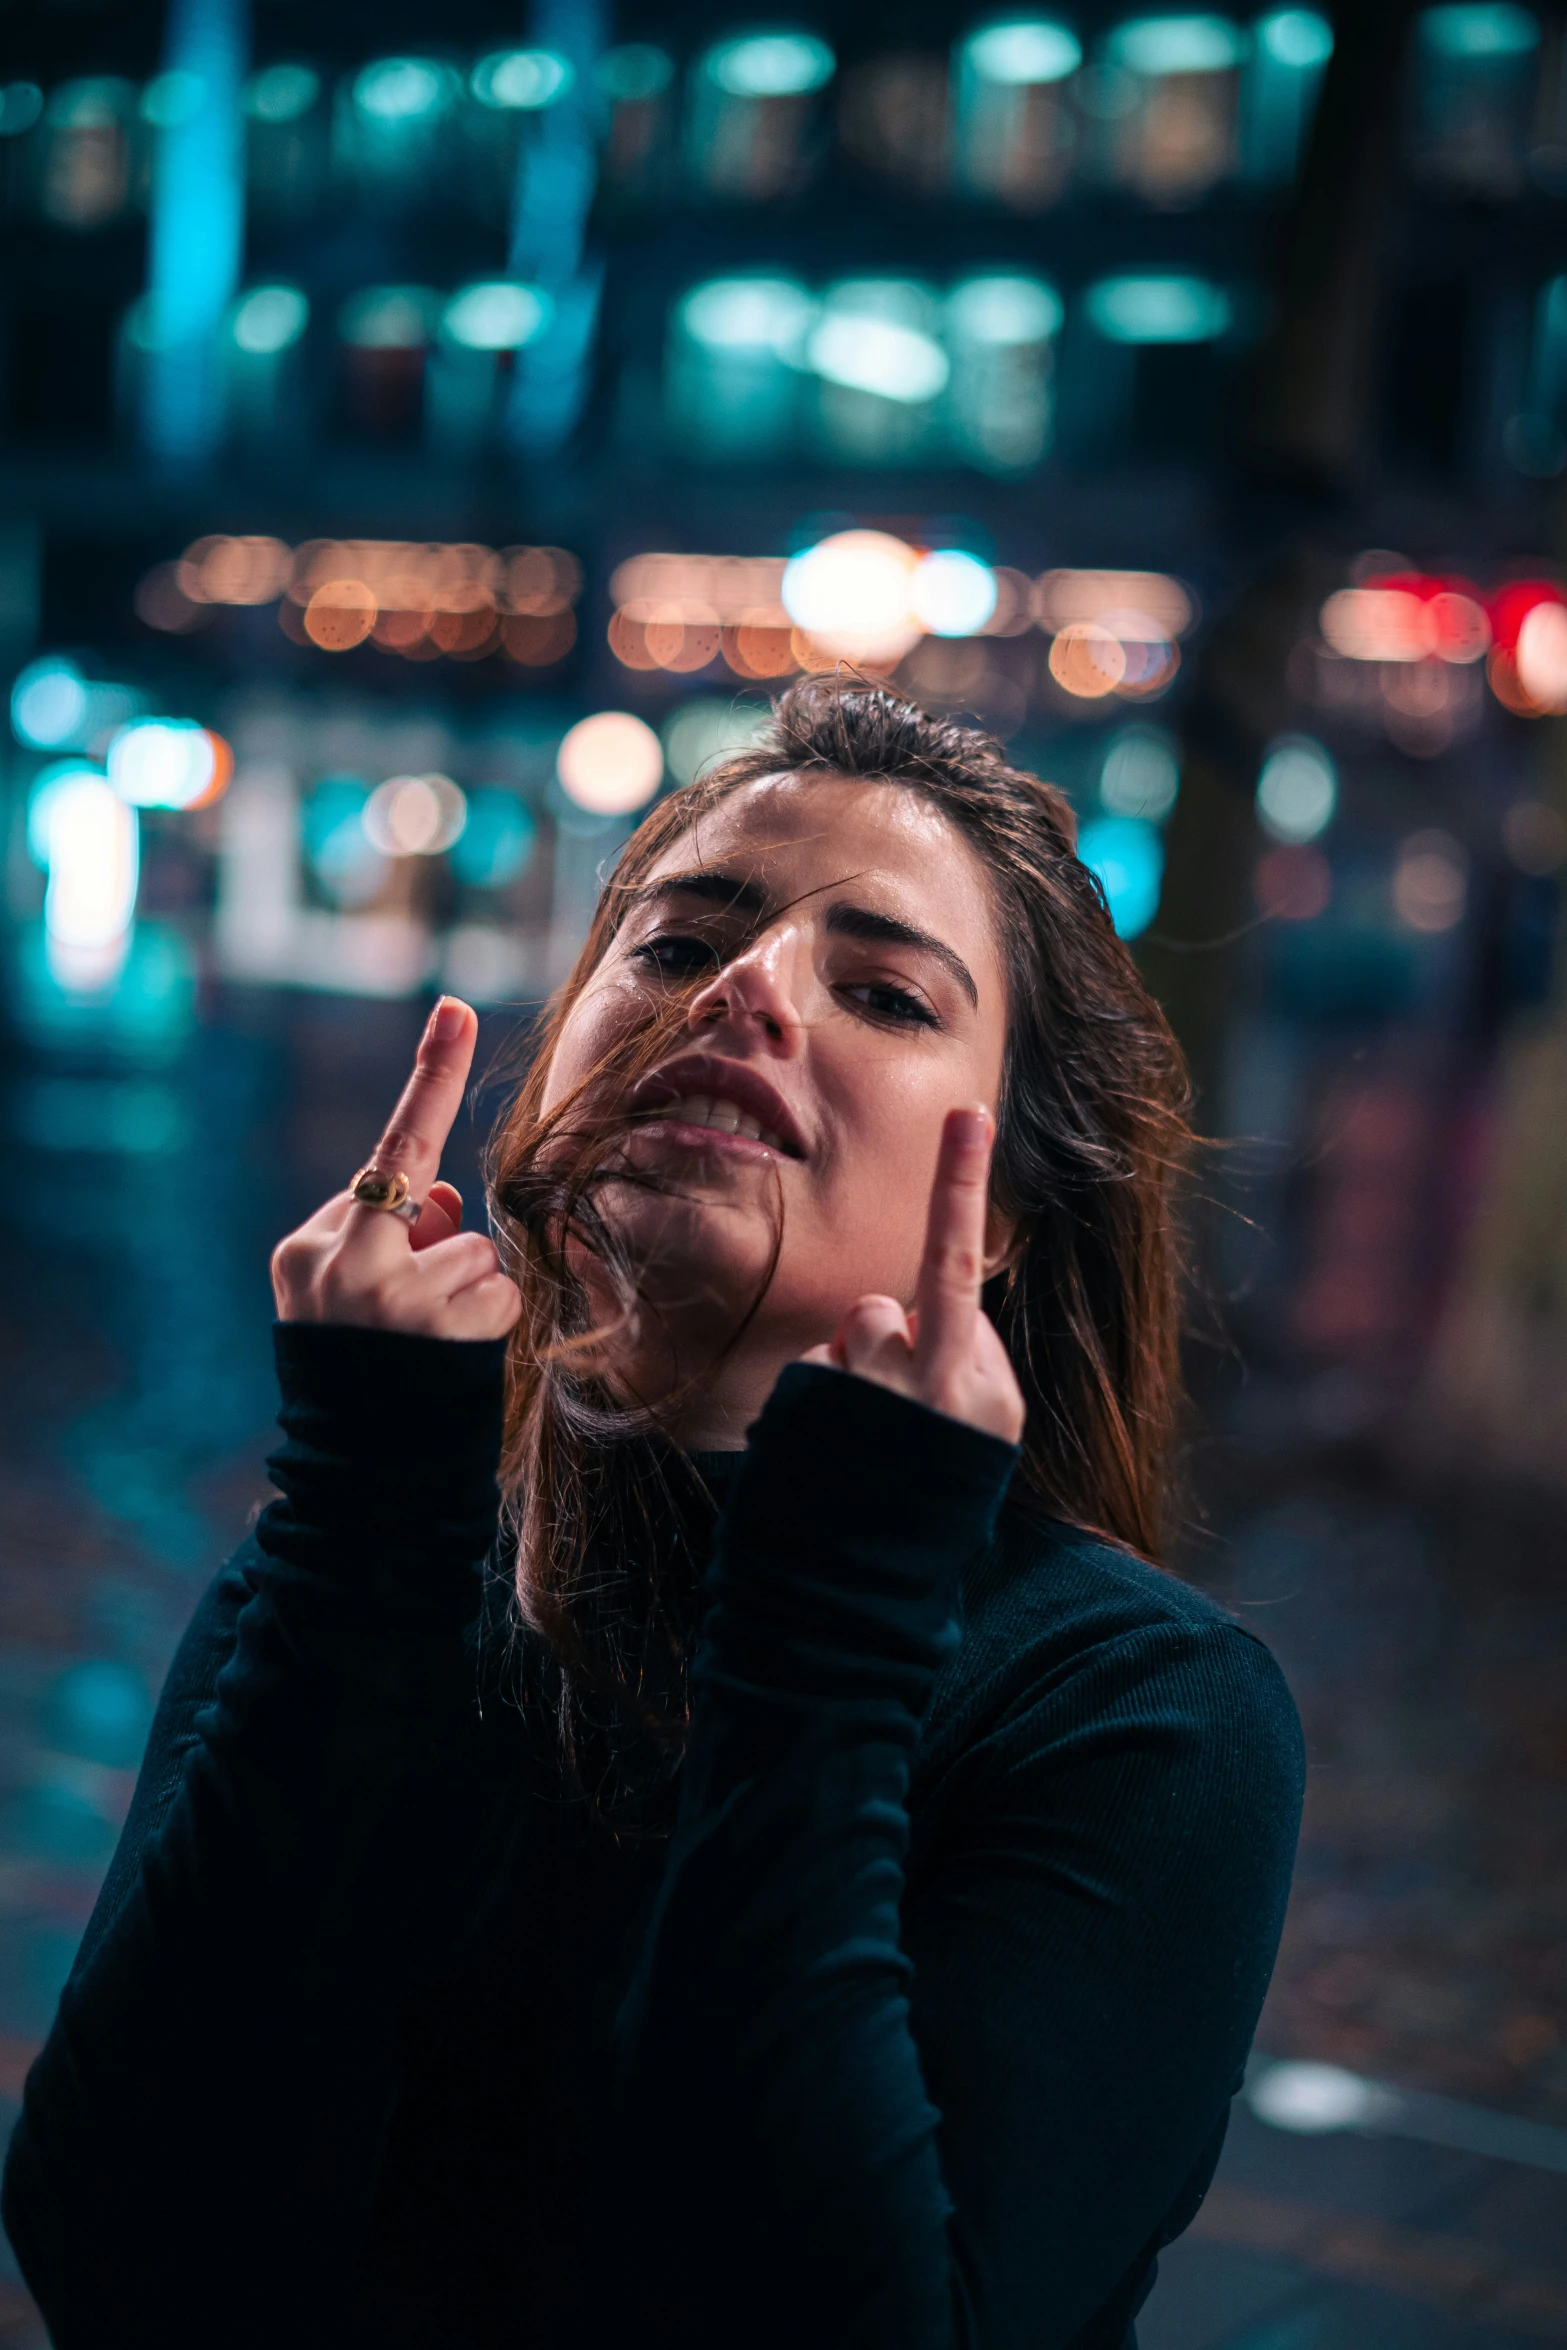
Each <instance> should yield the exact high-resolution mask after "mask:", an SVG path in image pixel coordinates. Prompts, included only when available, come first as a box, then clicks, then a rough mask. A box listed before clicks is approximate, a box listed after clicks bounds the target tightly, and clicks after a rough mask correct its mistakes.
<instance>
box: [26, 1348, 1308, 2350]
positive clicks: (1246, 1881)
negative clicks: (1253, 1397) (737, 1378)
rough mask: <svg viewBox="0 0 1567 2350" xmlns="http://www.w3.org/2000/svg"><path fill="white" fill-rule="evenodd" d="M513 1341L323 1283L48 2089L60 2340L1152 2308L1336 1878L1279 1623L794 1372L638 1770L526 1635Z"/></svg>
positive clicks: (726, 1464)
mask: <svg viewBox="0 0 1567 2350" xmlns="http://www.w3.org/2000/svg"><path fill="white" fill-rule="evenodd" d="M502 1352H503V1350H502V1348H501V1346H500V1345H498V1344H497V1345H456V1344H449V1343H443V1342H440V1341H436V1340H426V1339H415V1338H402V1337H395V1336H387V1335H383V1334H379V1333H375V1332H370V1331H359V1330H349V1329H338V1328H323V1327H315V1326H293V1327H285V1328H282V1329H280V1330H279V1332H278V1357H279V1365H280V1372H281V1378H282V1385H283V1398H284V1403H283V1414H282V1424H283V1429H284V1436H285V1441H284V1444H283V1447H282V1449H281V1451H280V1452H279V1453H278V1454H277V1455H276V1456H275V1457H274V1460H273V1462H272V1464H271V1466H272V1472H273V1476H274V1479H275V1481H276V1483H277V1485H278V1487H279V1488H280V1490H281V1498H280V1499H279V1500H276V1501H274V1502H273V1503H272V1504H271V1505H270V1507H269V1508H268V1509H267V1510H266V1511H265V1512H264V1513H263V1515H262V1517H261V1519H260V1521H259V1523H258V1525H257V1527H256V1531H255V1534H254V1536H253V1538H252V1539H251V1540H249V1541H247V1542H246V1543H245V1544H244V1546H243V1547H242V1549H241V1550H240V1551H239V1552H238V1554H237V1555H236V1557H235V1558H234V1559H233V1560H232V1561H231V1562H230V1563H229V1565H228V1566H227V1567H225V1568H224V1569H223V1571H222V1573H221V1574H220V1575H219V1576H218V1577H217V1579H216V1581H215V1582H214V1583H213V1584H212V1586H211V1588H210V1589H209V1590H208V1592H207V1593H206V1595H205V1597H204V1598H203V1600H202V1601H201V1604H200V1606H199V1607H198V1609H197V1611H196V1615H195V1618H194V1620H193V1622H192V1624H191V1626H190V1629H189V1631H188V1632H187V1634H186V1636H185V1639H184V1642H183V1643H182V1645H181V1648H180V1650H179V1653H178V1655H177V1656H176V1658H175V1661H174V1665H173V1667H172V1669H171V1671H170V1674H169V1679H168V1684H167V1686H166V1688H165V1690H164V1693H163V1697H162V1701H161V1704H160V1706H159V1709H158V1714H157V1719H156V1721H155V1724H154V1727H153V1732H152V1738H151V1743H150V1745H149V1748H148V1753H147V1758H146V1761H145V1764H144V1766H143V1770H142V1774H141V1778H140V1781H139V1784H138V1787H137V1791H136V1797H135V1801H134V1803H133V1806H132V1810H131V1815H130V1818H129V1820H128V1822H127V1825H126V1829H125V1834H124V1837H123V1839H122V1841H121V1844H120V1848H119V1851H118V1853H117V1855H116V1858H115V1861H114V1864H113V1866H112V1868H111V1870H110V1873H109V1877H108V1881H107V1882H106V1884H105V1886H104V1890H103V1894H102V1897H101V1899H100V1901H99V1903H98V1907H97V1909H96V1911H95V1913H94V1916H93V1919H92V1923H91V1925H90V1926H89V1928H88V1931H87V1935H86V1938H85V1940H84V1942H83V1944H82V1948H81V1952H80V1955H79V1957H78V1959H77V1963H76V1966H75V1969H74V1971H73V1973H72V1976H71V1979H70V1982H69V1984H68V1985H67V1987H66V1990H65V1992H64V1994H63V1995H62V1998H61V2001H60V2010H59V2015H58V2018H57V2020H56V2022H55V2025H54V2029H53V2031H52V2032H51V2034H50V2037H49V2040H48V2042H47V2044H46V2046H45V2048H44V2050H43V2052H42V2054H41V2055H40V2057H39V2059H38V2061H37V2063H36V2065H35V2066H34V2068H33V2071H32V2074H31V2076H30V2078H29V2081H28V2086H27V2093H26V2101H25V2107H24V2112H23V2117H22V2119H21V2121H20V2122H19V2124H18V2126H17V2131H16V2135H15V2138H14V2139H13V2142H12V2148H11V2154H10V2160H9V2165H8V2169H7V2176H6V2189H5V2202H4V2214H5V2220H6V2224H7V2226H8V2228H9V2230H10V2232H11V2236H12V2240H13V2242H14V2243H15V2246H16V2249H17V2252H18V2254H19V2256H20V2258H21V2261H22V2265H23V2268H24V2270H25V2272H26V2275H27V2278H28V2281H29V2283H30V2285H31V2286H32V2288H33V2290H34V2292H35V2293H36V2295H37V2297H38V2299H39V2301H40V2303H41V2304H42V2306H43V2309H44V2311H45V2313H46V2316H47V2318H48V2320H49V2324H50V2326H51V2329H52V2332H53V2338H54V2341H55V2343H56V2344H57V2345H58V2350H154V2346H156V2350H218V2346H221V2350H263V2346H264V2350H278V2346H279V2345H281V2344H286V2345H288V2350H307V2346H310V2350H314V2346H316V2345H319V2346H320V2350H327V2345H330V2346H331V2350H349V2346H351V2345H355V2346H357V2345H363V2346H364V2350H372V2346H373V2350H416V2346H417V2350H502V2346H503V2345H504V2346H505V2350H512V2346H516V2350H566V2345H568V2344H569V2345H571V2350H607V2346H608V2345H610V2344H616V2345H624V2344H630V2343H632V2342H635V2343H636V2344H637V2345H638V2350H648V2346H653V2345H661V2344H664V2343H668V2344H671V2345H673V2344H675V2343H677V2342H678V2343H679V2344H680V2345H682V2350H719V2346H720V2345H723V2346H724V2350H730V2346H731V2345H735V2344H741V2343H743V2344H744V2345H746V2350H784V2345H789V2346H790V2350H799V2346H800V2345H802V2344H807V2343H809V2344H811V2345H813V2350H816V2346H820V2350H832V2346H834V2345H843V2346H844V2350H847V2346H848V2345H851V2344H852V2345H854V2346H855V2350H1056V2346H1058V2345H1059V2346H1061V2350H1064V2346H1065V2345H1068V2344H1075V2345H1078V2350H1090V2346H1092V2350H1122V2346H1123V2345H1126V2344H1129V2343H1131V2342H1132V2340H1133V2334H1132V2319H1133V2317H1134V2315H1135V2312H1136V2310H1137V2307H1138V2306H1139V2304H1140V2302H1141V2301H1142V2300H1143V2299H1144V2297H1145V2296H1146V2294H1147V2291H1148V2289H1149V2286H1150V2284H1151V2282H1152V2279H1153V2274H1154V2266H1155V2259H1156V2255H1157V2252H1158V2249H1159V2247H1160V2246H1161V2245H1162V2244H1165V2243H1168V2242H1169V2241H1170V2239H1171V2237H1172V2236H1174V2235H1175V2234H1177V2233H1178V2232H1179V2230H1180V2229H1181V2228H1182V2227H1184V2226H1185V2225H1186V2223H1187V2222H1188V2220H1189V2219H1190V2218H1191V2216H1192V2214H1193V2212H1194V2211H1195V2209H1196V2207H1197V2204H1198V2202H1199V2201H1200V2199H1201V2197H1202V2194H1203V2192H1204V2190H1205V2188H1206V2186H1207V2183H1208V2180H1209V2178H1210V2176H1211V2174H1212V2170H1213V2166H1214V2163H1215V2161H1216V2159H1217V2156H1218V2150H1219V2145H1220V2142H1221V2139H1222V2136H1223V2131H1224V2123H1225V2115H1226V2109H1227V2106H1228V2101H1229V2098H1230V2096H1231V2094H1232V2093H1233V2090H1234V2089H1235V2087H1236V2085H1237V2082H1238V2077H1239V2074H1240V2070H1241V2066H1242V2063H1243V2060H1244V2058H1245V2055H1246V2050H1247V2046H1248V2043H1249V2041H1250V2039H1251V2035H1252V2031H1253V2028H1254V2026H1255V2023H1256V2019H1257V2014H1258V2010H1259V2008H1260V2005H1261V2002H1262V1996H1263V1991H1264V1988H1265V1986H1266V1983H1267V1979H1268V1972H1269V1968H1270V1966H1271V1964H1272V1960H1273V1955H1274V1949H1275V1945H1276V1942H1277V1938H1278V1933H1279V1926H1280V1922H1281V1919H1282V1916H1283V1910H1284V1901H1285V1895H1286V1891H1287V1887H1288V1881H1289V1871H1290V1861H1291V1856H1292V1852H1293V1848H1294V1841H1295V1831H1296V1824H1297V1817H1298V1810H1299V1801H1300V1788H1301V1756H1300V1741H1299V1733H1298V1729H1297V1726H1296V1721H1295V1715H1294V1710H1293V1707H1292V1706H1291V1703H1290V1700H1289V1696H1288V1694H1287V1692H1286V1691H1285V1689H1284V1686H1283V1683H1282V1681H1281V1679H1280V1676H1279V1674H1278V1671H1277V1669H1276V1668H1275V1666H1274V1664H1273V1661H1272V1659H1271V1658H1270V1656H1269V1655H1268V1652H1267V1651H1266V1649H1265V1648H1263V1647H1262V1645H1261V1644H1260V1643H1259V1642H1258V1641H1257V1640H1255V1639H1254V1638H1253V1637H1252V1636H1251V1635H1250V1634H1249V1633H1248V1632H1246V1631H1244V1630H1242V1629H1241V1628H1240V1627H1239V1626H1238V1625H1236V1624H1235V1623H1233V1622H1232V1621H1231V1620H1230V1619H1229V1618H1228V1617H1227V1616H1225V1615H1224V1614H1223V1613H1222V1612H1221V1611H1220V1610H1219V1609H1218V1608H1217V1607H1215V1606H1213V1605H1212V1604H1211V1603H1210V1602H1209V1601H1208V1600H1206V1599H1204V1598H1202V1597H1200V1596H1199V1595H1198V1594H1197V1593H1196V1592H1194V1591H1192V1590H1191V1589H1189V1588H1188V1587H1187V1586H1186V1585H1184V1584H1182V1583H1180V1582H1178V1581H1176V1580H1175V1579H1174V1578H1173V1577H1170V1576H1168V1575H1165V1574H1162V1573H1160V1572H1158V1571H1157V1570H1155V1569H1154V1568H1152V1567H1149V1566H1146V1565H1145V1564H1143V1563H1142V1562H1141V1561H1140V1560H1138V1559H1137V1558H1135V1557H1132V1556H1130V1555H1128V1554H1127V1553H1125V1552H1122V1551H1120V1550H1117V1549H1115V1548H1113V1547H1111V1546H1110V1545H1108V1544H1106V1543H1104V1542H1100V1541H1096V1540H1093V1539H1090V1538H1089V1537H1086V1536H1084V1535H1082V1534H1080V1533H1077V1532H1075V1531H1074V1530H1072V1529H1071V1528H1069V1527H1066V1526H1063V1525H1060V1524H1057V1523H1053V1522H1051V1521H1048V1520H1043V1519H1041V1518H1040V1517H1038V1516H1037V1515H1032V1514H1030V1513H1029V1512H1028V1511H1027V1510H1025V1509H1024V1508H1022V1507H1020V1506H1018V1505H1017V1504H1015V1503H1013V1504H1006V1505H1005V1506H1004V1497H1005V1494H1006V1488H1007V1483H1008V1478H1009V1474H1010V1472H1011V1469H1012V1467H1013V1463H1014V1459H1015V1455H1014V1453H1013V1452H1012V1450H1011V1448H1009V1447H1008V1446H1006V1445H1003V1444H1001V1443H999V1442H997V1441H996V1440H995V1439H993V1438H991V1437H988V1436H984V1435H981V1434H980V1433H979V1432H978V1431H976V1430H974V1429H972V1428H968V1427H965V1426H963V1425H961V1424H960V1423H958V1422H956V1421H953V1420H949V1419H946V1418H944V1417H942V1416H941V1415H939V1414H937V1413H934V1412H931V1411H928V1410H926V1409H925V1408H924V1407H923V1406H920V1405H918V1404H913V1403H909V1402H907V1401H905V1400H903V1399H901V1398H899V1397H897V1396H894V1395H892V1394H890V1393H888V1392H887V1391H886V1390H884V1389H882V1388H879V1387H875V1386H872V1385H869V1384H867V1383H865V1382H863V1381H860V1380H858V1379H853V1378H850V1377H848V1376H847V1375H845V1374H843V1373H840V1372H836V1371H828V1370H818V1369H807V1368H802V1367H797V1368H795V1369H793V1370H790V1371H788V1372H787V1373H786V1374H785V1375H784V1377H783V1379H782V1380H781V1381H780V1383H779V1385H778V1388H777V1390H776V1392H775V1393H774V1395H773V1398H772V1400H771V1401H770V1403H769V1404H768V1406H767V1409H766V1411H765V1412H764V1413H763V1415H762V1417H761V1419H760V1420H759V1422H758V1423H757V1425H756V1427H755V1428H754V1429H753V1430H752V1432H751V1441H750V1445H749V1448H748V1450H747V1452H746V1453H745V1454H744V1455H734V1456H725V1457H719V1458H716V1459H704V1460H703V1461H701V1462H700V1463H699V1464H698V1465H699V1466H700V1468H701V1470H702V1472H703V1474H704V1475H705V1477H706V1479H707V1482H708V1485H709V1487H710V1488H711V1489H712V1491H713V1493H714V1496H715V1499H716V1500H717V1502H718V1503H719V1504H720V1505H721V1508H720V1514H719V1518H718V1526H717V1533H716V1539H715V1538H714V1537H713V1536H712V1534H711V1528H710V1526H709V1527H707V1528H704V1527H703V1526H702V1524H701V1523H700V1522H699V1520H700V1512H698V1513H696V1516H695V1520H693V1524H692V1525H689V1526H687V1528H686V1531H687V1534H688V1535H689V1538H690V1548H691V1550H692V1552H693V1554H694V1567H693V1571H695V1568H700V1566H701V1565H702V1563H703V1561H704V1559H706V1557H707V1553H708V1551H709V1550H710V1551H711V1557H710V1560H707V1563H706V1571H705V1580H704V1582H703V1584H702V1587H701V1603H700V1604H701V1617H700V1621H701V1637H700V1641H699V1644H698V1647H697V1651H696V1656H695V1660H694V1664H693V1666H692V1672H691V1695H692V1720H691V1730H690V1737H689V1743H688V1745H687V1748H686V1753H685V1759H684V1761H683V1763H682V1764H681V1765H680V1767H679V1769H678V1771H669V1770H666V1771H665V1772H664V1773H663V1775H662V1777H661V1778H660V1776H659V1775H658V1774H657V1773H654V1775H653V1779H652V1782H651V1792H644V1795H643V1797H642V1798H641V1799H640V1801H639V1802H633V1803H632V1804H631V1807H630V1809H629V1810H628V1811H627V1812H626V1814H625V1816H624V1818H621V1817H620V1816H619V1815H618V1814H617V1810H616V1807H615V1806H614V1805H613V1804H611V1805H610V1806H609V1809H608V1813H607V1817H606V1816H605V1814H604V1813H603V1811H602V1810H598V1811H595V1809H594V1808H593V1807H592V1806H590V1805H588V1804H586V1803H584V1802H583V1801H582V1800H581V1799H580V1797H579V1796H578V1795H577V1794H576V1793H575V1792H574V1791H573V1787H572V1783H571V1781H570V1778H569V1776H568V1775H567V1774H566V1773H565V1772H564V1771H563V1768H562V1764H561V1760H560V1739H559V1728H558V1724H557V1723H556V1721H555V1720H554V1718H553V1717H552V1714H551V1712H550V1709H549V1708H548V1706H546V1705H544V1704H542V1703H539V1702H535V1701H534V1700H533V1699H532V1698H528V1697H524V1698H523V1699H521V1700H520V1701H519V1698H518V1695H517V1691H518V1690H519V1689H526V1688H531V1687H534V1686H536V1685H538V1683H537V1676H534V1677H532V1678H530V1676H529V1674H528V1673H527V1672H524V1673H522V1675H521V1676H520V1677H519V1676H518V1675H517V1674H516V1673H514V1671H513V1670H512V1668H513V1666H514V1665H515V1664H516V1663H517V1661H518V1656H517V1651H516V1648H515V1643H514V1644H513V1647H512V1648H511V1650H510V1651H507V1643H506V1641H505V1639H504V1638H497V1637H495V1636H492V1635H490V1634H487V1633H485V1632H484V1631H483V1629H482V1627H483V1625H484V1623H485V1621H486V1620H487V1616H488V1614H489V1612H490V1611H487V1610H486V1609H484V1608H483V1607H482V1606H481V1600H480V1595H481V1580H480V1574H479V1570H480V1567H481V1565H482V1562H483V1561H484V1559H485V1557H486V1554H487V1553H489V1551H490V1550H491V1547H492V1544H493V1541H494V1537H495V1522H496V1492H495V1482H494V1472H495V1464H496V1457H497V1448H498V1437H499V1424H500V1401H501V1360H502ZM690 1515H691V1513H688V1516H690ZM710 1516H711V1512H709V1517H710ZM682 1523H684V1521H682ZM521 1637H522V1648H523V1654H522V1662H523V1664H524V1665H526V1664H527V1661H528V1660H527V1653H526V1652H527V1646H528V1642H529V1641H530V1640H531V1639H532V1636H531V1635H523V1636H521ZM502 1652H506V1653H502Z"/></svg>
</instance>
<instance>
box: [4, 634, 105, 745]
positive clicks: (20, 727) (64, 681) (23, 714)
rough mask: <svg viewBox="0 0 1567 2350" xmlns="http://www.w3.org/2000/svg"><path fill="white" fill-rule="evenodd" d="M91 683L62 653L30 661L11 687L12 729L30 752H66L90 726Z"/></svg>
mask: <svg viewBox="0 0 1567 2350" xmlns="http://www.w3.org/2000/svg"><path fill="white" fill-rule="evenodd" d="M88 709H89V701H88V687H87V680H86V679H85V677H83V675H82V673H81V670H80V669H79V668H78V667H77V665H76V663H75V662H74V661H72V660H69V659H67V658H66V656H65V655H63V654H60V653H51V654H47V655H45V656H44V657H43V658H42V659H41V660H37V661H29V662H28V664H27V666H26V668H25V669H24V670H22V672H21V674H20V675H19V676H18V678H17V680H16V683H15V684H14V685H13V686H12V688H11V726H12V730H13V732H14V733H15V735H16V739H17V741H18V742H20V743H26V744H27V746H28V748H29V749H30V750H35V751H55V750H62V749H64V748H65V747H66V746H67V745H69V744H71V743H73V742H74V741H75V740H76V739H77V737H78V736H79V735H80V734H81V733H82V731H83V729H84V727H85V726H86V723H87V716H88Z"/></svg>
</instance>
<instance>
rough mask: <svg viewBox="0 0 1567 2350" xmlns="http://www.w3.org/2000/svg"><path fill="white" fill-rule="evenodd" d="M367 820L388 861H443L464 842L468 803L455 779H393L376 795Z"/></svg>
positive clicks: (370, 837) (374, 844)
mask: <svg viewBox="0 0 1567 2350" xmlns="http://www.w3.org/2000/svg"><path fill="white" fill-rule="evenodd" d="M361 821H362V823H363V825H364V834H365V838H366V840H367V841H368V842H369V843H370V846H371V847H372V848H373V849H375V850H377V851H378V852H379V853H380V855H381V856H383V857H438V856H440V855H441V853H442V851H443V850H446V849H449V848H450V847H451V845H452V843H453V841H454V840H457V839H458V838H460V836H461V833H462V828H463V826H464V825H465V824H466V823H467V821H468V802H467V800H466V799H465V797H464V796H463V794H462V792H461V791H460V790H459V789H458V787H457V785H456V784H455V783H453V781H452V779H451V777H450V776H449V775H392V776H388V778H387V780H386V782H385V783H383V784H379V785H378V786H377V787H376V789H375V790H374V791H373V792H372V793H371V794H370V797H369V799H368V800H366V802H365V812H364V816H363V818H362V819H361Z"/></svg>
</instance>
